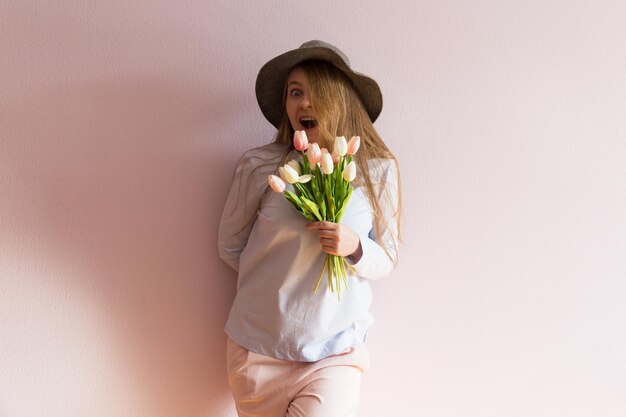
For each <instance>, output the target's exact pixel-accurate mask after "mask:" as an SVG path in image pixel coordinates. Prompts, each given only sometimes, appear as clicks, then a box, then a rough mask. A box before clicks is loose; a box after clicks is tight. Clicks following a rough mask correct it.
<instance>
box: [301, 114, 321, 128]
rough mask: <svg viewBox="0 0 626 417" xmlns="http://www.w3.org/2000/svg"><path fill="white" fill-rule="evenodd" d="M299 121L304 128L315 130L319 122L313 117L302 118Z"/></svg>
mask: <svg viewBox="0 0 626 417" xmlns="http://www.w3.org/2000/svg"><path fill="white" fill-rule="evenodd" d="M299 121H300V124H301V125H302V127H304V128H305V129H313V128H314V127H315V126H317V120H315V118H314V117H311V116H304V117H301V118H300V120H299Z"/></svg>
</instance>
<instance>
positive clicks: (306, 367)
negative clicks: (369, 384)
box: [226, 339, 369, 417]
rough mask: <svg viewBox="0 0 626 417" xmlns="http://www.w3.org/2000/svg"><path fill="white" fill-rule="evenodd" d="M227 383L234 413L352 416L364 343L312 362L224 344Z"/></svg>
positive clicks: (365, 360)
mask: <svg viewBox="0 0 626 417" xmlns="http://www.w3.org/2000/svg"><path fill="white" fill-rule="evenodd" d="M226 357H227V359H226V361H227V368H228V382H229V384H230V388H231V390H232V392H233V398H234V400H235V405H236V407H237V413H238V414H239V417H354V416H355V415H356V409H357V406H358V403H359V391H360V387H361V374H362V373H363V372H364V371H365V370H367V369H368V368H369V353H368V351H367V348H366V347H365V345H359V346H356V347H354V348H351V349H349V350H348V351H346V352H344V353H342V354H339V355H335V356H331V357H328V358H325V359H322V360H320V361H317V362H292V361H287V360H280V359H274V358H270V357H268V356H263V355H259V354H258V353H254V352H250V351H248V350H247V349H245V348H243V347H241V346H239V345H237V344H236V343H234V342H233V341H232V340H230V339H228V342H227V355H226Z"/></svg>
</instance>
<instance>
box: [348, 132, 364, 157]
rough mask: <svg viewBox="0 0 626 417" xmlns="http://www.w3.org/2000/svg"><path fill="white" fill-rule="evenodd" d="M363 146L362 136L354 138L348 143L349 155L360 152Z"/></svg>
mask: <svg viewBox="0 0 626 417" xmlns="http://www.w3.org/2000/svg"><path fill="white" fill-rule="evenodd" d="M360 146H361V137H360V136H352V137H351V138H350V140H349V141H348V155H354V154H355V153H356V151H358V150H359V147H360Z"/></svg>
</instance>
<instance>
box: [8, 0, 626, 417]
mask: <svg viewBox="0 0 626 417" xmlns="http://www.w3.org/2000/svg"><path fill="white" fill-rule="evenodd" d="M518 3H519V2H488V1H479V2H465V1H461V0H456V1H452V2H434V1H431V2H425V1H418V2H404V1H403V2H398V5H396V6H395V7H394V6H392V3H390V2H384V3H383V2H370V3H369V4H367V5H365V4H364V3H363V2H356V1H346V2H334V1H329V0H324V1H320V2H315V3H314V5H313V4H311V5H308V4H307V5H303V4H300V3H298V2H284V1H269V2H243V1H237V0H234V1H212V2H200V1H189V2H166V1H163V0H157V1H143V2H139V1H130V2H129V1H128V0H125V1H121V0H113V1H109V2H88V1H65V2H49V1H44V0H38V1H29V2H23V1H18V0H5V1H3V2H2V3H1V4H0V196H1V198H0V416H2V417H4V416H7V417H9V416H10V417H26V416H29V417H30V416H46V417H48V416H50V417H51V416H59V417H61V416H63V417H69V416H76V417H78V416H81V417H82V416H103V417H104V416H106V417H113V416H115V417H117V416H119V417H127V416H150V417H159V416H163V417H166V416H167V417H170V416H225V417H228V416H234V412H233V410H232V402H231V400H230V396H229V395H230V394H229V392H228V390H227V386H226V379H225V372H224V365H223V362H224V347H223V346H224V341H225V338H224V334H223V332H222V328H223V325H224V321H225V318H226V314H227V312H228V308H229V306H230V303H231V300H232V298H233V295H234V285H235V275H234V273H233V272H232V271H230V270H228V268H227V267H226V266H225V265H224V264H223V263H222V262H221V261H220V260H219V259H218V258H217V255H216V247H215V240H216V227H217V221H218V218H219V215H220V213H221V209H222V205H223V201H224V198H225V194H226V192H227V187H228V185H229V182H230V176H231V175H232V172H233V169H234V164H235V161H236V160H237V158H238V156H239V155H240V153H241V152H242V151H243V150H244V149H247V148H249V147H251V146H254V145H258V144H262V143H266V142H267V141H269V140H270V138H271V135H272V133H273V131H272V128H271V126H270V125H269V124H268V123H267V122H266V121H265V120H264V119H263V118H262V116H261V114H260V112H259V111H258V109H257V106H256V102H255V98H254V93H253V85H254V79H255V76H256V71H257V70H258V68H259V67H260V66H261V65H262V64H263V63H264V62H265V61H266V60H268V59H269V58H271V57H273V56H275V55H276V54H278V53H281V52H283V51H285V50H287V49H291V48H293V47H296V46H298V45H299V44H300V43H302V42H303V41H306V40H309V39H314V38H321V39H325V40H327V41H330V42H331V43H335V44H337V45H338V46H340V47H341V48H343V49H344V50H345V51H346V52H348V54H349V56H350V57H351V60H352V62H353V65H354V67H355V68H357V69H358V70H362V71H363V72H366V73H368V74H371V75H373V76H374V77H375V78H376V79H377V80H378V81H379V82H380V84H381V86H382V88H383V92H384V94H385V109H384V111H383V113H382V116H381V118H380V119H379V122H377V126H378V128H379V131H380V132H381V133H382V135H383V136H384V137H385V138H386V139H387V141H388V143H389V145H390V146H391V148H392V149H393V150H394V151H395V152H396V154H397V155H398V156H399V159H400V163H401V167H402V168H403V174H404V191H405V194H404V197H405V200H404V205H405V211H406V214H407V216H406V222H405V246H404V247H403V249H402V259H401V264H400V267H399V269H398V271H397V273H396V274H395V276H394V277H393V278H391V279H387V280H383V281H381V282H379V283H376V285H375V293H376V301H375V306H374V310H375V311H374V313H375V315H376V319H377V321H376V324H375V326H374V327H373V328H372V331H371V332H370V335H369V338H368V342H369V346H370V350H371V352H372V356H373V368H372V370H371V371H370V372H369V373H368V374H367V375H366V377H365V381H364V387H363V390H364V392H363V400H362V407H361V414H360V415H361V416H363V417H374V416H377V417H378V416H383V415H384V416H387V415H389V416H441V417H457V416H481V417H482V416H502V415H506V416H532V417H538V416H546V417H548V416H550V417H554V416H568V417H570V416H580V417H583V416H584V417H588V416H592V415H597V416H603V417H612V416H615V417H617V416H623V415H625V414H626V334H625V333H624V325H625V322H624V317H626V303H624V300H625V299H626V280H625V279H624V277H625V276H626V263H625V262H624V259H626V222H625V221H624V213H626V180H625V179H626V140H625V139H626V118H625V117H624V109H625V108H626V78H625V77H624V68H626V43H625V42H624V39H626V29H625V26H624V25H623V20H624V19H623V17H624V15H625V13H626V7H625V6H624V5H623V3H621V2H617V1H615V2H611V1H597V2H587V1H552V2H525V3H526V4H525V5H521V4H518ZM399 5H401V6H402V7H399Z"/></svg>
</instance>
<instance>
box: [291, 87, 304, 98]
mask: <svg viewBox="0 0 626 417" xmlns="http://www.w3.org/2000/svg"><path fill="white" fill-rule="evenodd" d="M289 95H290V96H291V97H300V96H301V95H302V90H300V89H298V88H294V89H293V90H291V91H289Z"/></svg>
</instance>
